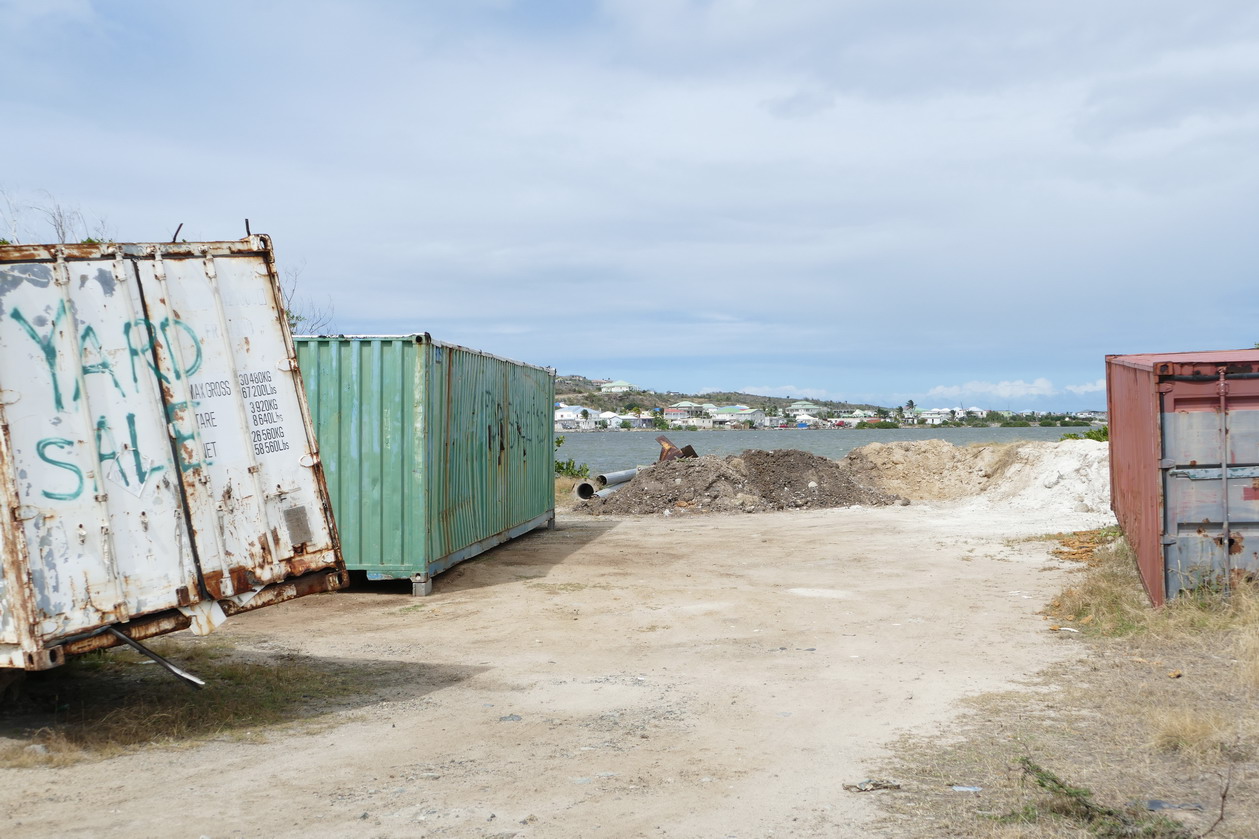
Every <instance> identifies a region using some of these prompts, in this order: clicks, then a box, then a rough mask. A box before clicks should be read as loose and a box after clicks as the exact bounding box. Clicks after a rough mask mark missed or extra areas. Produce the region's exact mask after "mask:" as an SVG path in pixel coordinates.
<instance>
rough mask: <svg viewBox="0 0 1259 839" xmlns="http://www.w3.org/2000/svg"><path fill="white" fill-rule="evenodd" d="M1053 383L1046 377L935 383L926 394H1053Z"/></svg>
mask: <svg viewBox="0 0 1259 839" xmlns="http://www.w3.org/2000/svg"><path fill="white" fill-rule="evenodd" d="M1057 393H1058V391H1057V389H1055V388H1054V383H1053V382H1051V381H1049V379H1046V378H1043V377H1042V378H1039V379H1036V380H1035V381H1031V382H1025V381H1023V380H1022V379H1015V380H1014V381H1004V382H967V383H966V384H962V385H937V386H936V387H933V388H931V390H930V391H928V393H927V395H928V396H932V397H935V398H937V399H957V398H958V397H962V396H991V397H997V398H1001V399H1015V398H1024V397H1029V396H1054V395H1055V394H1057Z"/></svg>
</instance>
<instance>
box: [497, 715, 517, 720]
mask: <svg viewBox="0 0 1259 839" xmlns="http://www.w3.org/2000/svg"><path fill="white" fill-rule="evenodd" d="M498 721H499V722H520V714H508V715H507V716H505V717H499V718H498Z"/></svg>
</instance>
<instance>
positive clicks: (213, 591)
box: [201, 571, 225, 600]
mask: <svg viewBox="0 0 1259 839" xmlns="http://www.w3.org/2000/svg"><path fill="white" fill-rule="evenodd" d="M201 579H202V580H203V581H204V582H205V589H206V591H208V592H210V596H211V597H212V598H214V599H215V600H218V599H219V598H220V597H224V596H225V595H224V593H223V572H222V571H210V572H209V573H207V574H202V575H201Z"/></svg>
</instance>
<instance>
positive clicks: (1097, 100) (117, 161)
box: [0, 0, 1259, 410]
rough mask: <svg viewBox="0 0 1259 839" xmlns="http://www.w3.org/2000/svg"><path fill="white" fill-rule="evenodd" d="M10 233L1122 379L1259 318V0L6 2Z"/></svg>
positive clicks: (543, 349)
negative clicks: (54, 229) (60, 234)
mask: <svg viewBox="0 0 1259 839" xmlns="http://www.w3.org/2000/svg"><path fill="white" fill-rule="evenodd" d="M0 114H3V116H2V117H0V160H2V161H3V165H0V191H2V192H0V222H3V224H4V227H3V228H2V230H0V236H5V237H6V238H10V239H14V240H20V241H25V242H34V241H47V240H48V239H49V233H48V227H47V225H46V224H45V223H44V219H43V215H42V214H41V213H40V210H39V208H40V207H43V208H48V207H49V206H59V207H62V208H68V209H71V210H78V211H80V212H81V213H82V216H83V219H84V224H83V229H84V231H86V232H87V233H89V234H96V233H99V232H103V233H105V234H106V236H107V237H109V238H114V239H117V240H119V241H167V240H169V239H170V238H171V237H172V235H173V234H174V232H175V230H176V227H177V226H178V225H180V224H183V229H182V231H181V232H180V237H181V238H184V239H188V240H190V241H193V240H221V239H235V238H240V237H241V236H243V235H244V234H245V221H244V220H245V219H246V218H248V219H249V220H250V225H251V228H252V230H253V231H254V232H263V233H268V234H270V235H271V236H272V238H273V241H274V245H275V249H276V256H277V260H278V262H279V264H280V266H281V269H282V272H283V273H284V274H285V275H286V276H287V277H288V278H289V279H290V280H292V281H294V282H295V284H296V289H297V291H296V293H297V302H298V306H299V308H302V307H304V308H306V309H310V310H325V311H328V312H330V313H331V319H332V320H331V324H330V327H329V329H328V331H336V332H343V333H356V334H357V333H371V334H397V333H411V332H428V333H430V334H432V336H433V337H434V338H436V339H439V340H442V341H446V342H451V343H457V344H462V345H464V346H468V347H473V348H476V349H481V350H485V351H488V352H491V353H494V354H496V355H500V356H506V357H510V358H516V359H520V360H522V361H527V362H530V363H533V364H540V365H546V366H550V367H555V368H556V369H557V370H558V372H559V373H560V374H580V375H586V376H589V377H592V378H608V379H624V380H628V381H630V382H632V383H634V384H635V385H638V386H640V387H643V388H648V389H652V390H658V391H679V392H684V393H698V392H705V391H727V390H735V391H744V392H750V393H757V394H765V395H773V396H790V397H804V398H811V399H838V400H847V401H853V402H862V403H873V404H877V405H884V406H889V407H890V406H894V405H901V404H904V403H905V402H906V401H907V400H910V399H912V400H914V402H915V403H916V404H917V405H918V406H919V407H922V408H930V407H954V406H958V405H965V406H967V407H969V406H979V407H984V408H990V409H998V410H1002V409H1011V410H1077V409H1103V408H1104V407H1105V382H1104V376H1105V369H1104V368H1105V356H1106V355H1107V354H1110V353H1129V352H1179V351H1191V350H1205V349H1236V348H1243V347H1251V346H1253V345H1254V344H1255V343H1256V342H1257V341H1259V317H1257V315H1259V302H1257V301H1259V281H1257V277H1256V265H1257V262H1259V260H1257V257H1259V4H1255V3H1254V2H1253V0H1237V2H1232V1H1231V0H1220V1H1219V2H1216V0H1195V2H1193V3H1185V2H1183V0H1176V1H1175V2H1170V0H1139V2H1138V0H1107V2H1104V3H1099V2H1096V0H1087V2H1083V1H1082V0H1019V2H1009V1H1008V0H952V1H951V2H947V3H946V2H940V1H939V0H589V2H580V1H579V0H415V2H406V1H405V0H354V2H337V1H336V0H322V1H321V0H301V2H287V1H286V0H274V2H266V0H249V2H238V1H237V0H218V1H217V2H214V3H171V2H163V1H162V0H95V2H94V0H0Z"/></svg>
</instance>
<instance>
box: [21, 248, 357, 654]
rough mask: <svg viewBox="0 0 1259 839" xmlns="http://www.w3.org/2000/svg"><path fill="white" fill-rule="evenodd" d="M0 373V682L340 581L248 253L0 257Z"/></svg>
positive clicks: (288, 374) (272, 279) (290, 377)
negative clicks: (325, 578)
mask: <svg viewBox="0 0 1259 839" xmlns="http://www.w3.org/2000/svg"><path fill="white" fill-rule="evenodd" d="M0 370H3V378H2V379H0V420H2V422H3V435H0V436H2V438H3V439H2V440H0V482H2V483H3V486H2V487H0V490H2V491H3V493H4V500H5V512H6V514H7V515H8V516H9V518H10V520H11V522H12V526H11V527H10V528H6V531H7V532H6V533H5V536H4V538H3V539H2V540H0V548H3V552H4V553H3V561H2V562H0V568H2V569H3V574H2V576H0V666H9V667H18V666H25V667H32V666H35V665H37V664H39V661H37V659H40V657H41V656H40V654H39V651H41V650H47V649H51V648H55V647H57V646H58V645H59V643H60V642H61V640H63V639H66V638H77V637H80V636H82V635H83V634H84V633H90V632H93V631H96V630H99V629H102V628H103V627H106V626H109V625H112V624H121V625H122V628H123V631H124V632H127V634H129V635H130V634H131V633H130V632H128V625H129V624H132V623H134V622H135V621H137V620H138V619H139V618H142V617H143V616H151V615H155V614H159V613H163V612H167V611H169V610H172V609H173V610H176V611H177V612H178V613H180V614H185V615H187V616H188V617H189V619H190V621H191V624H192V626H193V628H194V629H196V630H198V631H208V630H209V629H210V628H212V627H213V625H214V624H215V623H216V622H217V621H219V620H221V618H222V616H223V614H224V608H223V606H222V605H221V604H220V601H222V602H223V603H228V604H234V603H238V602H239V601H243V600H245V599H249V598H254V597H257V596H258V592H259V591H260V590H261V589H263V588H264V587H265V586H267V585H270V584H274V583H279V582H282V581H284V580H286V579H288V578H290V577H295V576H299V575H302V574H305V573H307V572H310V571H313V570H317V569H321V568H334V569H336V568H339V567H340V566H339V562H340V560H339V554H338V548H337V543H336V533H335V527H334V526H333V524H332V521H331V513H330V510H331V508H330V505H329V504H328V501H327V493H326V489H325V488H324V486H323V476H322V471H321V468H320V465H319V462H318V456H317V448H316V447H315V445H314V442H313V436H312V434H311V431H310V422H309V414H308V411H307V408H306V405H305V401H304V397H303V394H302V390H301V384H300V378H299V377H298V376H297V374H296V362H295V358H294V351H293V345H292V339H291V338H290V336H289V334H288V330H287V325H286V322H285V319H284V317H283V313H282V307H281V304H280V296H279V293H278V287H277V284H276V275H275V269H274V264H273V260H272V254H271V246H270V241H269V240H268V239H267V238H266V237H264V236H252V237H249V238H246V239H243V240H241V241H239V242H201V243H179V244H162V245H159V244H112V243H111V244H102V245H57V246H52V245H49V246H42V245H21V246H4V247H0ZM164 631H166V630H164ZM132 637H135V636H134V635H133V636H132ZM32 656H34V658H32Z"/></svg>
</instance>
